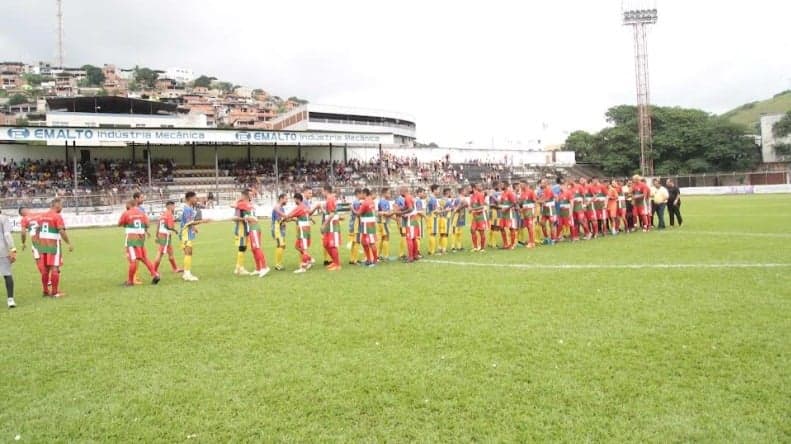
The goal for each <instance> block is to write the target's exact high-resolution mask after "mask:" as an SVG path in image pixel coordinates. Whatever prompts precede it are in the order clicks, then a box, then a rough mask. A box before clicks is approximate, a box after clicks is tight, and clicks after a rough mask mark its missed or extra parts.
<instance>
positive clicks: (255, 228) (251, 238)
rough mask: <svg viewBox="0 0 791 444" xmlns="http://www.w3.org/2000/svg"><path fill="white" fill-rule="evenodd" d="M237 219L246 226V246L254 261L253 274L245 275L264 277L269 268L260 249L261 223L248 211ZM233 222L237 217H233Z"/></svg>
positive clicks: (253, 213)
mask: <svg viewBox="0 0 791 444" xmlns="http://www.w3.org/2000/svg"><path fill="white" fill-rule="evenodd" d="M238 219H242V221H243V222H244V224H245V225H246V226H247V237H248V241H247V244H248V245H250V251H251V252H252V253H253V260H254V261H255V273H247V275H252V276H258V277H264V276H266V275H267V274H268V273H269V267H267V266H266V256H265V255H264V250H263V249H262V248H261V223H260V221H259V220H258V216H256V215H255V212H253V211H250V212H247V213H245V215H244V217H241V218H238ZM234 220H237V217H234ZM237 221H238V220H237Z"/></svg>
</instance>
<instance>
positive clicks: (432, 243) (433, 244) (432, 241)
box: [428, 235, 437, 254]
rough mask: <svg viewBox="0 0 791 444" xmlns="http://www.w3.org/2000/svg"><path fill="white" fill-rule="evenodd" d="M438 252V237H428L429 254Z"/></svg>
mask: <svg viewBox="0 0 791 444" xmlns="http://www.w3.org/2000/svg"><path fill="white" fill-rule="evenodd" d="M436 252H437V236H434V235H431V236H429V237H428V254H434V253H436Z"/></svg>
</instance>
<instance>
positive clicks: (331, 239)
mask: <svg viewBox="0 0 791 444" xmlns="http://www.w3.org/2000/svg"><path fill="white" fill-rule="evenodd" d="M322 240H323V241H324V248H338V247H340V245H341V233H338V232H332V231H331V232H329V233H324V234H323V235H322Z"/></svg>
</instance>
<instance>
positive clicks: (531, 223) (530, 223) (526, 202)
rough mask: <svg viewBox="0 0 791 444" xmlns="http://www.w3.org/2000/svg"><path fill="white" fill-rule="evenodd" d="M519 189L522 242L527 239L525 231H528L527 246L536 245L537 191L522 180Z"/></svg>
mask: <svg viewBox="0 0 791 444" xmlns="http://www.w3.org/2000/svg"><path fill="white" fill-rule="evenodd" d="M519 188H520V190H519V198H518V200H519V213H520V215H521V218H522V220H521V227H520V228H521V230H522V242H524V241H525V237H524V233H525V232H527V236H528V238H527V241H528V242H527V248H535V247H536V228H535V220H536V201H537V200H538V199H537V198H536V192H535V191H533V188H531V187H530V185H528V184H527V183H526V182H522V183H521V185H520V187H519Z"/></svg>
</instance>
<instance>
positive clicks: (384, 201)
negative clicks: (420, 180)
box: [376, 188, 393, 260]
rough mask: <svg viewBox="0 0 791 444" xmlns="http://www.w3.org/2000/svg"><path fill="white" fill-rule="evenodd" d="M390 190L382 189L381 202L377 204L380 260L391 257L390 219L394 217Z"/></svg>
mask: <svg viewBox="0 0 791 444" xmlns="http://www.w3.org/2000/svg"><path fill="white" fill-rule="evenodd" d="M391 198H392V196H391V195H390V189H389V188H382V190H381V193H380V195H379V202H377V204H376V219H377V225H376V228H377V234H378V235H379V237H378V239H379V260H382V259H387V258H389V257H390V224H389V221H390V217H391V216H392V215H393V213H392V207H391V206H390V199H391Z"/></svg>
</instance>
